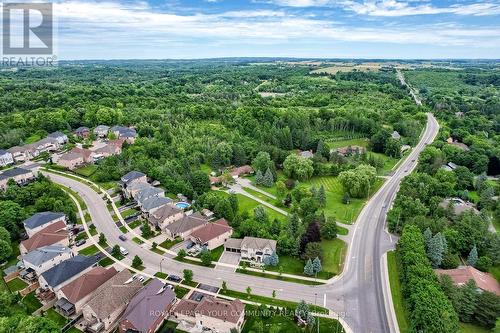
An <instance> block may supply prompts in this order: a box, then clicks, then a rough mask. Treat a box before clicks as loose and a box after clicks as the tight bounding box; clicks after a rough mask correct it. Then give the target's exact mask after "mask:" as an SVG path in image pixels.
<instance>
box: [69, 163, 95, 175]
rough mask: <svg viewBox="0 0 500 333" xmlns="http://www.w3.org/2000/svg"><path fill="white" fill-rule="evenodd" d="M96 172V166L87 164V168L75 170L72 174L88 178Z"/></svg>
mask: <svg viewBox="0 0 500 333" xmlns="http://www.w3.org/2000/svg"><path fill="white" fill-rule="evenodd" d="M96 171H97V165H95V164H89V165H87V166H84V167H81V168H78V169H76V170H75V171H74V172H75V173H76V174H77V175H79V176H83V177H90V176H92V175H93V174H94V173H95V172H96Z"/></svg>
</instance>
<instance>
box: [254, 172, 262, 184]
mask: <svg viewBox="0 0 500 333" xmlns="http://www.w3.org/2000/svg"><path fill="white" fill-rule="evenodd" d="M263 181H264V176H263V175H262V171H260V170H257V172H256V173H255V183H256V184H257V185H262V182H263Z"/></svg>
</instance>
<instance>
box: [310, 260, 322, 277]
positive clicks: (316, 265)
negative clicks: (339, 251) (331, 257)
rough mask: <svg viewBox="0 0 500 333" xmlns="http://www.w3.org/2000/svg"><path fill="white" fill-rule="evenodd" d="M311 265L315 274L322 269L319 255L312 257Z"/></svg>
mask: <svg viewBox="0 0 500 333" xmlns="http://www.w3.org/2000/svg"><path fill="white" fill-rule="evenodd" d="M312 266H313V272H314V274H315V275H316V274H318V273H319V272H321V271H322V270H323V268H322V267H321V260H320V259H319V257H316V258H314V260H313V262H312Z"/></svg>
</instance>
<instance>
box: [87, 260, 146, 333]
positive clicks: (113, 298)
mask: <svg viewBox="0 0 500 333" xmlns="http://www.w3.org/2000/svg"><path fill="white" fill-rule="evenodd" d="M141 288H142V283H141V282H140V281H139V280H137V279H132V274H131V273H130V272H129V270H128V269H124V270H122V271H121V272H119V273H118V274H115V275H114V276H113V277H112V278H111V279H109V280H108V281H106V282H104V283H103V284H102V285H101V286H100V287H99V288H97V289H96V291H95V292H94V294H93V297H92V298H91V299H90V301H88V303H87V304H85V305H84V307H83V318H84V323H85V325H86V326H87V330H88V331H90V332H93V333H97V332H100V331H102V330H106V331H107V330H108V329H110V328H111V327H112V325H113V323H114V322H115V321H116V320H117V319H118V318H119V317H120V315H121V314H122V313H123V311H124V310H125V308H126V307H127V305H128V304H129V303H130V301H131V300H132V298H133V297H134V295H135V294H136V293H137V292H138V291H139V290H140V289H141Z"/></svg>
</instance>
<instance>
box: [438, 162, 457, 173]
mask: <svg viewBox="0 0 500 333" xmlns="http://www.w3.org/2000/svg"><path fill="white" fill-rule="evenodd" d="M457 167H458V165H456V164H455V163H453V162H448V163H446V164H443V165H442V166H441V169H443V170H445V171H453V170H455V169H456V168H457Z"/></svg>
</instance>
